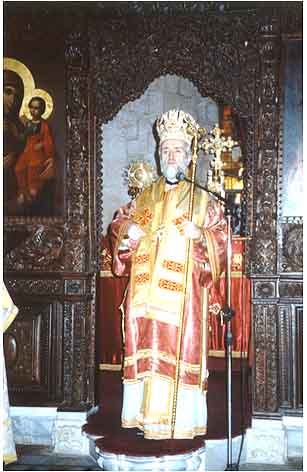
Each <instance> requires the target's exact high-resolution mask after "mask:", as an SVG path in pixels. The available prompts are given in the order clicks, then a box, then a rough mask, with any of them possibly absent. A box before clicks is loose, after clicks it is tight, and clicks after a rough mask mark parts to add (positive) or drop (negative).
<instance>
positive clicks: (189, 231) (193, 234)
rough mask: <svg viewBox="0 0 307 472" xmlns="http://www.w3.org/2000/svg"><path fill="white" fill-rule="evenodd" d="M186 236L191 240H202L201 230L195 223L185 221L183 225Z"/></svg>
mask: <svg viewBox="0 0 307 472" xmlns="http://www.w3.org/2000/svg"><path fill="white" fill-rule="evenodd" d="M182 229H183V231H184V236H185V237H186V238H189V239H194V240H195V239H196V240H199V239H200V238H201V234H202V232H201V229H200V227H199V226H197V225H196V224H195V223H193V221H184V222H183V223H182Z"/></svg>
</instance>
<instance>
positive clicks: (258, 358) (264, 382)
mask: <svg viewBox="0 0 307 472" xmlns="http://www.w3.org/2000/svg"><path fill="white" fill-rule="evenodd" d="M253 319H254V355H255V362H254V365H255V370H254V412H255V413H275V412H276V411H277V410H278V341H277V339H278V336H277V305H260V304H257V305H254V306H253Z"/></svg>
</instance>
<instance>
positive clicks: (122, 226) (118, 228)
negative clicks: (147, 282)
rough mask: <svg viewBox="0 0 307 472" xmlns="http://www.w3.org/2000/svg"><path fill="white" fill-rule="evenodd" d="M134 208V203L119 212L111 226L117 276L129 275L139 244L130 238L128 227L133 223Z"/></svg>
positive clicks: (114, 268) (114, 265) (114, 267)
mask: <svg viewBox="0 0 307 472" xmlns="http://www.w3.org/2000/svg"><path fill="white" fill-rule="evenodd" d="M133 208H134V202H133V201H132V202H131V203H129V204H128V205H126V206H124V207H121V208H120V209H119V210H117V212H116V214H115V216H114V219H113V221H112V223H111V225H110V230H109V231H110V238H111V247H112V251H113V272H114V274H115V275H118V276H123V275H129V273H130V268H131V256H132V254H133V253H134V251H135V249H136V247H137V243H136V242H135V241H133V240H132V239H129V237H128V234H127V233H128V226H129V224H130V223H131V222H132V220H131V211H132V210H133Z"/></svg>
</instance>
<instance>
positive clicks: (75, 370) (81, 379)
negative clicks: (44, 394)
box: [63, 302, 89, 406]
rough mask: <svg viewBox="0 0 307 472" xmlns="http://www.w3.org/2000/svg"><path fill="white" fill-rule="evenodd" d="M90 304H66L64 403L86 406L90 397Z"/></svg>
mask: <svg viewBox="0 0 307 472" xmlns="http://www.w3.org/2000/svg"><path fill="white" fill-rule="evenodd" d="M87 313H88V305H87V304H86V303H84V302H77V303H74V304H70V303H65V304H64V337H65V346H64V352H63V359H64V404H69V405H79V406H85V405H86V401H87V398H88V392H87V384H88V364H87V361H88V360H89V358H88V356H87V355H86V353H87V348H88V341H87V336H86V332H87V330H86V324H87V321H86V320H87V318H89V317H88V316H87Z"/></svg>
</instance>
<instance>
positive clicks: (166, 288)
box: [131, 178, 208, 326]
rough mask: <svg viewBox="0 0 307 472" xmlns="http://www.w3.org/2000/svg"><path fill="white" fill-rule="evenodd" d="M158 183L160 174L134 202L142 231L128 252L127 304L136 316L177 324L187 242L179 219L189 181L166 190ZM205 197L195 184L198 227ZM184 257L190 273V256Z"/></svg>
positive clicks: (185, 207)
mask: <svg viewBox="0 0 307 472" xmlns="http://www.w3.org/2000/svg"><path fill="white" fill-rule="evenodd" d="M164 186H165V183H164V178H161V179H160V180H159V181H158V182H157V183H156V184H153V185H152V186H151V187H150V188H149V189H146V190H145V191H144V192H143V193H142V194H141V195H140V197H139V198H138V200H137V202H136V210H135V213H134V216H133V221H134V222H136V223H138V224H139V225H141V226H142V228H143V229H144V231H145V232H146V235H145V237H144V238H142V239H141V241H140V244H139V246H138V249H137V251H136V253H135V254H134V255H133V258H132V268H131V289H132V307H131V309H132V311H133V313H134V315H135V316H136V317H146V318H151V319H155V320H159V321H163V322H166V323H171V324H174V325H176V326H178V324H179V318H180V307H181V303H182V301H183V300H182V297H183V295H184V292H185V290H184V288H185V287H184V284H185V275H184V274H185V264H186V261H185V255H186V244H187V240H186V238H185V237H184V235H183V231H182V228H181V224H182V222H183V221H184V220H186V219H187V216H188V202H189V191H190V185H189V184H187V183H186V182H181V183H179V184H178V185H177V186H176V188H174V189H171V190H169V191H167V192H165V191H164ZM207 203H208V195H207V193H205V192H202V191H198V190H196V192H195V203H194V212H193V222H194V223H196V224H197V225H198V226H200V227H202V226H203V223H204V219H205V215H206V211H207ZM188 263H189V264H190V265H191V267H190V268H189V273H190V274H191V273H192V270H190V269H192V264H193V262H192V258H190V260H189V262H188ZM189 283H191V278H190V280H188V284H189ZM187 290H189V287H187Z"/></svg>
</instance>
